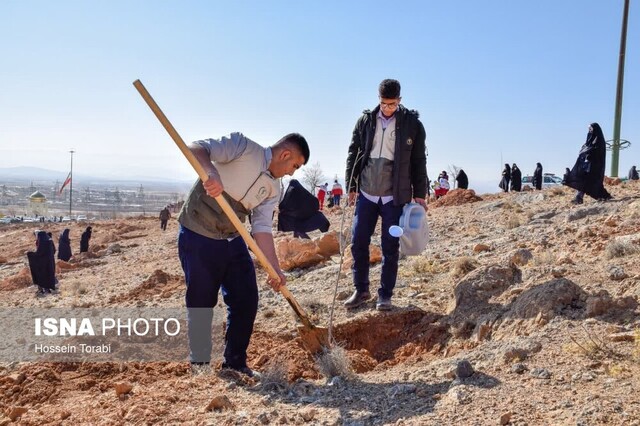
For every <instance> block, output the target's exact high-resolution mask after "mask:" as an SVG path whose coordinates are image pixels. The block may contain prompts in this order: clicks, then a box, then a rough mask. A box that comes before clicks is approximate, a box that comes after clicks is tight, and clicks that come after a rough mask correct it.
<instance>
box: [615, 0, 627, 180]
mask: <svg viewBox="0 0 640 426" xmlns="http://www.w3.org/2000/svg"><path fill="white" fill-rule="evenodd" d="M628 18H629V0H624V11H623V13H622V31H621V33H620V56H619V58H618V86H617V88H616V112H615V118H614V124H613V141H612V143H611V177H618V160H619V158H620V145H621V144H620V122H621V120H622V86H623V84H624V55H625V52H626V50H627V21H628Z"/></svg>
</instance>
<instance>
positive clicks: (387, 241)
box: [345, 79, 427, 310]
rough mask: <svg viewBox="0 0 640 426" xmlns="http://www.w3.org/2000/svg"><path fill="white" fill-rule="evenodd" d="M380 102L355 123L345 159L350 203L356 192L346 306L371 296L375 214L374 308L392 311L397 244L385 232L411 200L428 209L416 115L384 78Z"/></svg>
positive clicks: (422, 136) (421, 133) (396, 85)
mask: <svg viewBox="0 0 640 426" xmlns="http://www.w3.org/2000/svg"><path fill="white" fill-rule="evenodd" d="M378 95H379V99H380V104H379V105H378V106H376V107H375V108H374V109H373V111H369V110H366V111H364V113H363V114H362V116H361V117H360V119H358V122H357V123H356V126H355V129H354V130H353V135H352V138H351V144H350V145H349V153H348V156H347V172H346V179H345V182H347V188H348V189H349V199H350V201H351V200H353V199H355V197H356V192H359V195H358V199H357V203H356V212H355V218H354V225H353V237H352V246H351V254H352V255H353V267H352V270H353V282H354V285H355V288H356V290H355V292H354V293H353V295H352V296H351V297H350V298H349V299H347V301H346V302H345V307H347V308H355V307H357V306H360V305H361V304H363V303H365V302H367V301H368V300H369V299H370V298H371V294H370V293H369V244H370V242H371V235H372V234H373V232H374V230H375V227H376V223H377V221H378V216H380V217H381V218H382V228H381V231H382V236H381V241H382V258H383V260H382V276H381V279H380V288H379V289H378V301H377V302H376V308H377V309H378V310H389V309H391V307H392V305H391V296H392V295H393V288H394V287H395V285H396V277H397V274H398V257H399V246H400V242H399V240H398V238H395V237H392V236H391V235H390V234H389V227H390V226H392V225H398V223H399V220H400V216H401V215H402V208H403V207H404V205H405V204H407V203H409V202H411V200H412V199H414V200H415V202H417V203H419V204H421V205H422V206H423V207H424V209H425V210H426V209H427V204H426V201H425V195H426V193H427V158H426V147H425V139H426V136H425V130H424V126H423V125H422V123H421V122H420V120H419V115H418V112H417V111H414V110H408V109H406V108H405V107H404V106H403V105H400V101H401V99H402V98H401V97H400V83H399V82H398V81H397V80H390V79H386V80H383V81H382V82H381V83H380V86H379V88H378Z"/></svg>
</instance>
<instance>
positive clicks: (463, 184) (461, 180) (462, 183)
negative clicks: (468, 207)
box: [456, 169, 469, 189]
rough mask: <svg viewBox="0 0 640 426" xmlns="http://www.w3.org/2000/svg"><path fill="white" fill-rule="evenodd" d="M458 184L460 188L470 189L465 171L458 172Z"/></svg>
mask: <svg viewBox="0 0 640 426" xmlns="http://www.w3.org/2000/svg"><path fill="white" fill-rule="evenodd" d="M456 182H457V183H458V188H460V189H467V188H469V178H468V177H467V174H466V173H465V172H464V170H462V169H460V171H459V172H458V176H456Z"/></svg>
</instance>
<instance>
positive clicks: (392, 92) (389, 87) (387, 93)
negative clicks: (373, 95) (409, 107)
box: [378, 78, 400, 99]
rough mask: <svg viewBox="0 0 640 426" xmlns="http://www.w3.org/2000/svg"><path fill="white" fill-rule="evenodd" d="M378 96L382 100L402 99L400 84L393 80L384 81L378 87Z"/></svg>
mask: <svg viewBox="0 0 640 426" xmlns="http://www.w3.org/2000/svg"><path fill="white" fill-rule="evenodd" d="M378 95H380V97H381V98H386V99H397V98H399V97H400V82H399V81H398V80H393V79H390V78H387V79H385V80H382V82H381V83H380V86H379V87H378Z"/></svg>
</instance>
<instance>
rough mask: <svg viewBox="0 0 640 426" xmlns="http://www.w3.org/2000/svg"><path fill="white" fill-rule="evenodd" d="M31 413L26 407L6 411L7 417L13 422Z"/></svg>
mask: <svg viewBox="0 0 640 426" xmlns="http://www.w3.org/2000/svg"><path fill="white" fill-rule="evenodd" d="M27 411H29V409H28V408H26V407H11V408H9V409H8V410H7V411H6V414H7V417H9V419H11V421H12V422H15V421H16V420H17V419H18V418H19V417H22V415H23V414H24V413H26V412H27Z"/></svg>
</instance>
